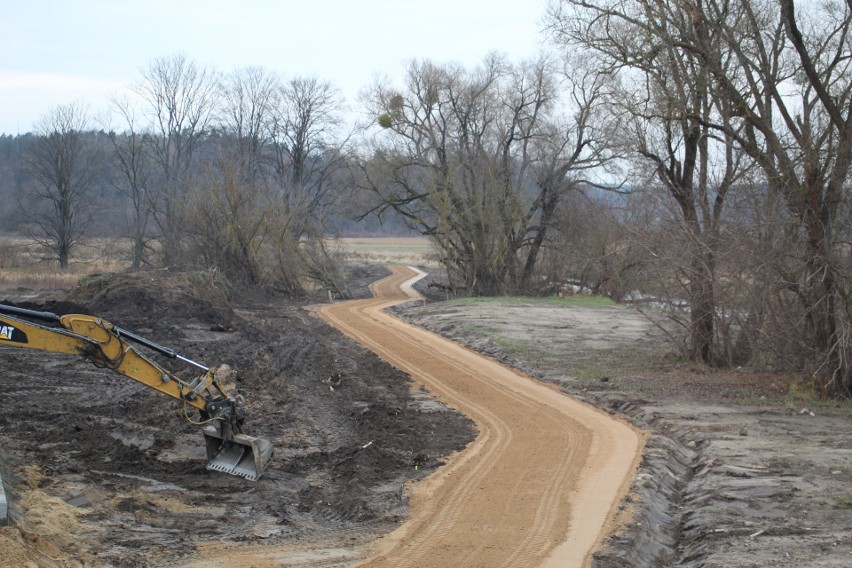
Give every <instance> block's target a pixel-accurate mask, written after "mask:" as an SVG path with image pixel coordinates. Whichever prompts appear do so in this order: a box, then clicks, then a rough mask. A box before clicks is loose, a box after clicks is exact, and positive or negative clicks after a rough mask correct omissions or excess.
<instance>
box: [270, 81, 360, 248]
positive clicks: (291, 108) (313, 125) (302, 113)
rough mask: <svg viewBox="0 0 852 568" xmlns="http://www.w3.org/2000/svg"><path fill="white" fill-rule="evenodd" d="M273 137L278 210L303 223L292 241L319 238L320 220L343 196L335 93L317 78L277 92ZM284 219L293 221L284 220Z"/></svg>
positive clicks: (338, 104)
mask: <svg viewBox="0 0 852 568" xmlns="http://www.w3.org/2000/svg"><path fill="white" fill-rule="evenodd" d="M278 105H279V106H278V108H277V109H276V110H277V112H276V113H275V116H274V126H273V131H272V137H273V148H274V176H275V183H276V184H277V185H278V186H279V188H280V189H281V196H280V199H281V200H282V205H283V206H285V207H289V208H290V209H292V210H293V211H294V212H301V213H299V214H297V217H296V218H295V220H297V221H298V220H299V219H301V221H300V222H297V223H296V224H295V225H293V226H292V227H291V228H292V229H293V230H295V231H296V233H295V235H294V236H295V237H297V238H299V237H301V236H304V235H306V234H311V235H320V234H322V233H323V232H324V231H325V219H324V216H325V215H327V214H328V213H329V209H330V207H331V206H332V205H333V204H334V203H335V202H336V201H337V199H338V198H339V197H340V195H341V193H342V189H343V188H342V186H341V185H340V181H341V179H340V176H339V174H340V172H341V170H343V169H345V168H346V167H347V160H346V152H345V146H346V143H347V141H348V135H346V134H345V133H344V132H341V129H340V124H341V122H342V120H341V114H342V110H343V103H342V99H341V96H340V93H339V91H338V90H337V89H336V88H335V87H334V86H333V85H332V84H331V83H329V82H327V81H321V80H319V79H318V78H316V77H296V78H294V79H291V80H290V81H288V82H287V83H285V84H283V85H282V86H281V90H280V93H279V99H278ZM287 217H288V218H290V217H292V216H291V215H289V214H288V215H287Z"/></svg>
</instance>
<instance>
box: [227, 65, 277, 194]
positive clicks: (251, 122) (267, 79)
mask: <svg viewBox="0 0 852 568" xmlns="http://www.w3.org/2000/svg"><path fill="white" fill-rule="evenodd" d="M280 90H281V83H280V80H279V78H278V77H277V76H275V75H274V74H271V73H269V72H267V71H265V70H264V69H262V68H260V67H246V68H241V69H237V70H235V71H233V72H232V73H230V74H228V75H227V76H225V77H223V78H222V80H221V82H220V92H221V93H222V95H223V96H222V102H221V103H220V115H221V119H220V122H221V124H222V126H223V128H224V131H225V133H226V135H227V136H228V143H229V144H231V145H232V148H231V152H232V153H234V154H235V158H236V162H237V167H238V169H239V171H240V172H242V175H243V176H245V177H247V179H248V180H250V181H252V182H257V181H258V180H260V179H262V177H263V175H264V170H265V168H264V166H265V165H266V162H267V161H270V160H269V159H270V158H271V156H270V155H269V154H271V152H270V151H271V149H272V133H273V129H274V127H275V117H276V112H277V110H278V106H279V101H280Z"/></svg>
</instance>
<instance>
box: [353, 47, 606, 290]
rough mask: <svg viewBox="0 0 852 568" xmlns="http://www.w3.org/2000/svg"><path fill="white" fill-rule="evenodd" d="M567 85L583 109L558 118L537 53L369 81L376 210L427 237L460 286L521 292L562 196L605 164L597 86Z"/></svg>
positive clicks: (416, 69) (370, 172)
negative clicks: (525, 59)
mask: <svg viewBox="0 0 852 568" xmlns="http://www.w3.org/2000/svg"><path fill="white" fill-rule="evenodd" d="M587 78H589V77H587ZM575 86H577V87H578V91H577V92H578V93H580V92H582V93H583V96H582V97H578V98H577V99H576V100H575V101H574V102H575V103H579V108H574V109H573V111H574V114H573V115H572V116H569V117H568V118H563V117H561V116H560V115H559V113H558V111H559V110H560V106H559V101H558V99H557V90H556V77H555V73H554V70H553V68H552V67H551V64H550V62H548V61H547V60H546V59H544V58H542V59H539V60H537V61H533V62H530V63H526V64H522V65H518V66H511V65H509V64H507V63H506V62H505V61H504V60H503V59H502V58H501V57H499V56H496V55H494V56H491V57H489V58H488V59H487V60H486V61H485V62H484V64H483V65H482V66H481V67H480V68H478V69H476V70H473V71H468V70H465V69H463V68H461V67H458V66H454V65H446V66H440V65H436V64H433V63H431V62H428V61H426V62H412V63H411V64H410V65H409V67H408V71H407V76H406V83H405V88H404V90H402V91H398V90H396V89H394V88H391V87H390V86H388V85H384V84H377V85H375V86H374V87H373V89H372V91H371V93H370V95H369V99H368V100H367V105H368V108H369V111H370V113H371V114H372V115H373V116H375V117H376V121H377V124H378V126H379V127H381V129H382V130H381V131H379V132H378V133H377V134H376V136H375V138H374V140H373V144H374V146H373V156H372V157H371V159H370V160H369V162H368V163H367V167H366V169H365V172H364V173H365V178H364V179H365V186H366V187H367V188H368V189H370V190H371V191H373V192H375V194H376V196H377V198H378V204H377V205H376V207H375V209H374V211H376V212H378V213H382V212H384V211H386V210H388V209H393V210H395V211H396V212H397V213H399V214H400V215H401V216H402V217H403V218H404V219H406V221H407V223H408V225H409V226H410V227H411V228H412V229H414V230H416V231H418V232H420V233H421V234H423V235H426V236H428V237H430V238H431V239H432V241H433V243H434V244H435V246H436V247H437V249H438V251H439V253H440V256H441V261H442V262H443V264H444V265H445V266H446V267H447V270H448V273H449V274H451V275H453V276H454V278H455V279H456V280H457V281H459V285H461V286H463V287H465V288H467V289H470V290H472V291H474V292H475V293H480V294H500V293H503V292H505V291H507V290H516V289H518V288H519V287H522V286H523V285H524V284H525V283H528V282H529V280H530V279H531V276H532V273H533V269H534V268H535V266H536V264H537V261H538V258H539V251H540V249H541V246H542V244H543V243H544V242H545V239H546V237H547V229H548V226H549V224H550V222H551V219H552V215H553V213H554V211H555V207H556V204H557V203H558V202H559V199H560V197H561V196H562V195H564V192H565V191H568V190H570V189H571V188H572V187H574V186H575V184H576V182H577V181H578V177H577V173H578V172H579V171H582V170H583V168H584V167H587V166H591V164H592V163H595V164H599V163H600V161H601V159H602V154H601V152H600V149H599V147H598V145H597V144H596V141H597V140H596V135H597V134H598V133H597V132H596V131H595V129H594V128H593V123H592V120H591V118H592V117H593V116H594V113H593V112H592V108H593V106H594V104H595V101H596V100H597V94H596V93H597V92H598V89H599V88H600V84H599V83H597V82H596V81H595V80H590V81H588V82H584V83H575Z"/></svg>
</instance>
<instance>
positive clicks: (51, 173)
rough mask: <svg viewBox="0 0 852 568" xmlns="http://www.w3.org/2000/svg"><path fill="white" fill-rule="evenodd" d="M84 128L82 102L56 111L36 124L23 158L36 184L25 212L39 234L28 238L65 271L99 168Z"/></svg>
mask: <svg viewBox="0 0 852 568" xmlns="http://www.w3.org/2000/svg"><path fill="white" fill-rule="evenodd" d="M88 122H89V118H88V112H87V110H86V107H85V106H84V105H83V104H82V103H80V102H74V103H71V104H68V105H59V106H57V107H54V108H53V109H51V110H49V111H48V112H47V113H46V114H44V115H43V116H42V117H41V119H40V120H39V121H38V122H37V123H36V125H35V128H34V133H35V134H36V136H35V137H34V138H33V139H32V143H31V145H30V146H29V148H28V149H27V152H26V155H25V167H26V169H27V171H28V173H29V175H30V176H31V177H32V179H33V180H34V181H35V185H34V187H33V189H32V193H31V194H30V195H29V196H28V197H29V203H27V205H26V206H25V211H26V212H27V213H28V215H29V216H30V218H31V220H32V221H33V223H34V224H35V226H36V227H37V229H38V230H37V232H36V233H35V234H33V235H32V236H33V237H34V238H35V240H36V242H38V243H39V244H40V245H42V246H43V247H44V248H45V249H47V250H48V251H50V252H51V254H52V255H53V257H54V258H55V259H56V260H58V262H59V266H60V268H63V269H65V268H68V262H69V260H70V258H71V253H72V251H73V249H74V247H75V246H77V244H78V242H79V239H80V237H81V236H82V235H83V234H84V232H85V230H86V227H87V226H88V225H89V223H90V222H91V220H92V217H93V215H94V210H93V208H92V206H93V204H92V203H88V202H87V197H88V194H89V192H90V190H91V189H92V187H93V185H94V182H95V179H96V177H97V175H98V173H99V167H100V164H99V160H98V155H97V153H96V152H95V148H94V146H95V144H96V139H95V134H94V133H92V132H87V128H88Z"/></svg>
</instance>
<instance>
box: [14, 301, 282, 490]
mask: <svg viewBox="0 0 852 568" xmlns="http://www.w3.org/2000/svg"><path fill="white" fill-rule="evenodd" d="M0 314H3V315H0V345H9V346H15V347H23V348H27V349H37V350H41V351H51V352H56V353H67V354H71V355H78V356H81V357H83V358H84V359H87V360H89V361H91V362H92V363H93V364H94V365H95V366H97V367H105V368H107V369H110V370H112V371H115V372H117V373H120V374H122V375H124V376H126V377H129V378H131V379H133V380H135V381H138V382H140V383H142V384H144V385H145V386H147V387H150V388H152V389H155V390H158V391H160V392H162V393H165V394H167V395H169V396H170V397H172V398H174V399H176V400H178V401H180V403H181V405H182V411H183V415H184V417H185V418H186V419H187V420H189V421H190V422H193V423H195V424H200V425H204V426H205V427H204V430H203V431H204V438H205V445H206V449H207V468H208V469H211V470H215V471H221V472H224V473H230V474H233V475H239V476H242V477H245V478H247V479H251V480H257V479H259V478H260V476H261V475H262V474H263V470H264V469H265V468H266V465H267V464H268V463H269V460H270V459H271V458H272V445H271V444H270V443H269V442H268V441H266V440H263V439H260V438H255V437H253V436H247V435H245V434H243V433H242V423H243V419H244V415H243V414H244V413H243V410H242V408H241V406H242V403H243V400H242V397H241V396H230V395H229V394H228V393H227V392H226V391H225V390H224V389H223V388H222V385H221V384H220V382H219V380H218V378H217V376H216V370H215V369H211V368H209V367H206V366H204V365H202V364H200V363H197V362H195V361H192V360H190V359H187V358H186V357H184V356H182V355H180V354H178V353H177V352H176V351H174V350H173V349H170V348H168V347H164V346H162V345H159V344H157V343H154V342H153V341H150V340H148V339H146V338H144V337H141V336H139V335H136V334H135V333H132V332H130V331H128V330H126V329H123V328H121V327H118V326H116V325H113V324H111V323H110V322H108V321H106V320H104V319H101V318H98V317H95V316H88V315H81V314H68V315H62V316H60V315H57V314H54V313H51V312H41V311H34V310H28V309H24V308H18V307H15V306H8V305H4V304H0ZM25 318H26V319H25ZM32 320H40V321H41V322H46V323H47V324H48V325H45V324H44V323H36V322H34V321H32ZM130 342H133V343H136V344H139V345H143V346H145V347H147V348H148V349H151V350H152V351H155V352H157V353H159V354H161V355H164V356H166V357H169V358H171V359H177V360H180V361H182V362H183V363H185V364H186V365H188V366H190V367H194V368H195V369H196V370H197V372H198V373H199V374H198V375H197V376H195V377H194V378H193V379H191V380H185V379H182V378H180V377H179V376H177V375H176V374H174V373H171V372H169V371H167V370H166V369H164V368H163V367H161V366H160V365H158V364H157V363H155V362H154V361H153V360H151V359H150V358H149V357H148V356H146V355H145V354H144V353H142V352H141V351H139V350H138V349H136V347H134V346H133V345H131V344H130ZM188 407H192V409H194V410H195V411H197V414H198V417H199V419H198V420H193V419H191V418H190V417H189V413H188V410H189V408H188Z"/></svg>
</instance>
